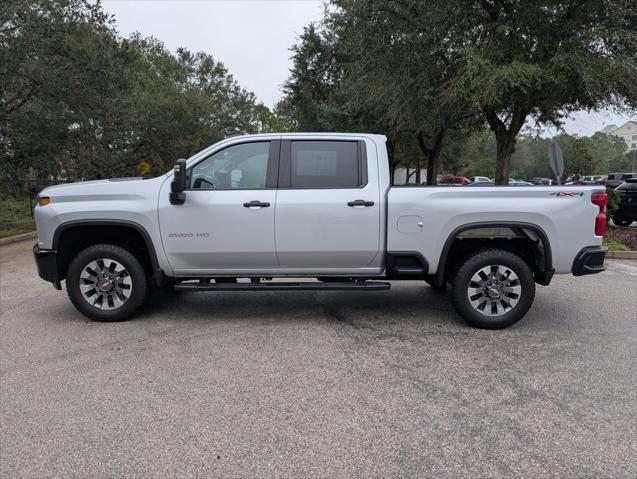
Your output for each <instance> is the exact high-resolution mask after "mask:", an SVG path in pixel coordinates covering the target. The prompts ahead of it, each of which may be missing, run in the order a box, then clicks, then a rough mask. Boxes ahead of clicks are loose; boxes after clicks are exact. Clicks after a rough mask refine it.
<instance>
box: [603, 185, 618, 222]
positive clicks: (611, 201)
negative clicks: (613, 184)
mask: <svg viewBox="0 0 637 479" xmlns="http://www.w3.org/2000/svg"><path fill="white" fill-rule="evenodd" d="M606 194H607V195H608V203H606V223H608V222H609V221H610V220H611V219H612V218H613V216H615V212H616V211H617V210H618V209H619V202H620V196H619V193H618V192H617V191H615V190H614V189H613V188H606Z"/></svg>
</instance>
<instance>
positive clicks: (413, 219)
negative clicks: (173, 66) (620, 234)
mask: <svg viewBox="0 0 637 479" xmlns="http://www.w3.org/2000/svg"><path fill="white" fill-rule="evenodd" d="M385 141H386V138H385V137H384V136H381V135H367V134H351V133H348V134H338V133H320V134H318V133H314V134H310V133H284V134H265V135H247V136H233V137H230V138H226V139H225V140H222V141H221V142H219V143H216V144H214V145H212V146H211V147H209V148H206V149H205V150H203V151H201V152H199V153H197V154H195V155H194V156H193V157H191V158H190V159H188V160H184V159H180V160H177V162H176V164H175V168H174V170H173V171H169V172H168V173H166V174H164V175H161V176H159V177H157V178H150V179H135V178H133V179H129V180H126V179H119V180H117V181H113V180H99V181H87V182H84V183H75V184H66V185H62V186H52V187H49V188H46V189H44V190H43V191H41V192H40V193H39V196H38V202H37V203H38V204H37V206H36V207H35V211H34V212H35V220H36V225H37V231H38V239H37V243H36V244H35V246H34V249H33V253H34V256H35V261H36V264H37V267H38V272H39V275H40V277H42V278H43V279H45V280H47V281H50V282H52V283H53V285H54V286H55V288H57V289H61V287H62V286H61V282H62V281H66V290H67V293H68V296H69V298H70V300H71V302H72V303H73V304H74V306H75V307H76V308H77V309H78V310H79V311H81V312H82V313H83V314H85V315H86V316H88V317H89V318H92V319H94V320H98V321H120V320H123V319H126V318H129V317H130V316H132V315H133V314H134V313H135V312H136V311H137V310H138V309H139V308H140V306H141V305H142V304H143V303H144V302H145V299H146V298H147V297H150V295H149V294H148V293H149V291H150V290H151V289H153V288H161V287H171V288H173V289H174V290H178V291H280V290H312V291H316V290H340V291H378V290H387V289H389V288H391V283H389V282H388V280H421V281H422V280H424V281H426V282H428V283H429V284H430V285H432V286H433V287H435V288H444V287H446V286H447V285H448V287H449V288H450V292H451V298H452V303H453V305H454V307H455V308H456V310H457V311H458V313H459V314H460V316H462V317H463V318H464V319H465V320H466V321H467V322H468V323H469V324H471V325H474V326H477V327H483V328H503V327H506V326H509V325H511V324H513V323H515V322H516V321H518V320H520V319H521V318H522V317H523V316H524V315H525V314H526V313H527V311H528V310H529V308H530V307H531V304H532V302H533V298H534V296H535V283H539V284H542V285H548V284H550V282H551V278H552V277H553V274H554V273H558V274H573V275H575V276H580V275H585V274H592V273H599V272H601V271H604V269H605V266H604V256H605V254H606V248H604V247H603V246H602V237H603V235H604V230H605V227H606V218H605V206H606V201H607V197H606V193H605V192H604V189H603V188H602V187H599V186H593V187H565V186H560V187H555V188H553V187H542V188H538V187H529V188H494V189H493V190H491V191H486V190H484V189H480V188H477V189H476V188H443V187H419V186H411V187H390V172H389V162H388V156H387V150H386V148H385ZM294 277H297V278H298V277H302V278H306V279H307V278H310V279H311V278H316V279H319V280H318V281H307V280H305V281H299V282H294V281H290V279H289V278H294ZM272 278H280V279H279V280H277V281H272V282H271V281H270V279H272ZM174 300H175V301H176V300H177V297H176V296H175V297H174ZM299 301H301V300H299ZM556 301H557V298H556Z"/></svg>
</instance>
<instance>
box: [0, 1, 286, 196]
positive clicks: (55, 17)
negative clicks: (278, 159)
mask: <svg viewBox="0 0 637 479" xmlns="http://www.w3.org/2000/svg"><path fill="white" fill-rule="evenodd" d="M0 86H1V88H2V89H1V92H0V155H1V156H2V157H1V161H0V186H2V188H3V189H9V190H12V191H14V192H17V191H24V189H25V185H26V183H27V182H35V184H36V185H37V186H38V187H42V186H44V185H45V184H47V183H49V182H50V181H51V180H52V179H53V180H68V179H80V178H99V177H110V176H122V175H124V176H130V175H134V174H135V173H136V168H135V167H136V165H137V164H138V163H139V162H140V161H142V160H143V161H145V162H147V163H149V164H150V165H152V168H153V172H155V173H159V172H164V171H166V170H167V169H168V168H169V167H170V165H171V164H172V163H173V162H174V160H175V159H176V158H178V157H182V156H190V155H191V154H193V153H194V152H196V151H198V150H200V149H201V148H203V147H204V146H207V145H209V144H210V143H213V142H215V141H217V140H219V139H221V138H223V137H224V136H225V134H226V132H227V131H228V130H235V129H239V130H241V131H245V132H249V133H257V132H261V131H271V130H272V129H274V128H277V127H278V125H279V124H280V123H281V120H280V118H279V117H277V116H275V115H273V114H272V112H270V111H269V110H268V108H267V107H265V106H264V105H262V104H261V103H259V102H258V101H257V99H256V98H255V96H254V94H253V93H251V92H249V91H246V90H245V89H243V88H241V86H240V85H238V84H237V82H236V81H235V80H234V78H233V77H232V75H231V74H230V73H229V72H228V71H227V69H226V68H225V67H224V65H223V64H222V63H220V62H218V61H215V60H214V58H213V57H212V56H211V55H209V54H206V53H201V52H199V53H193V52H190V51H188V50H186V49H179V50H178V51H177V53H176V54H173V53H171V52H169V51H168V50H167V49H166V48H165V47H164V46H163V44H162V43H161V42H159V41H158V40H156V39H153V38H143V37H141V36H140V35H134V36H132V37H131V38H128V39H121V38H119V37H118V36H117V35H116V32H115V30H114V27H113V21H112V19H110V18H109V17H108V15H107V14H105V13H104V12H103V10H102V9H101V6H100V4H99V2H97V3H95V2H91V1H88V0H17V1H15V2H4V3H2V4H1V6H0Z"/></svg>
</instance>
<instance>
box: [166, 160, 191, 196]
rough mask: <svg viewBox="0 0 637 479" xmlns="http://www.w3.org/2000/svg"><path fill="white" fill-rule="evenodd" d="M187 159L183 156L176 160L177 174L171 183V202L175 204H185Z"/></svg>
mask: <svg viewBox="0 0 637 479" xmlns="http://www.w3.org/2000/svg"><path fill="white" fill-rule="evenodd" d="M187 180H188V178H187V176H186V160H184V159H183V158H180V159H178V160H177V161H176V162H175V175H174V176H173V181H172V183H170V203H171V204H173V205H183V204H184V202H185V201H186V193H184V191H186V181H187Z"/></svg>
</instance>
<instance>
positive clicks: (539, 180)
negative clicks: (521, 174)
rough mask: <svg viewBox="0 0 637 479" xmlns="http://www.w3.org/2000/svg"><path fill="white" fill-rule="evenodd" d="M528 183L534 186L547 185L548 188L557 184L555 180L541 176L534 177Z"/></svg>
mask: <svg viewBox="0 0 637 479" xmlns="http://www.w3.org/2000/svg"><path fill="white" fill-rule="evenodd" d="M528 182H529V183H531V184H533V185H547V186H552V185H554V184H555V183H556V181H555V180H554V179H551V178H544V177H540V176H534V177H533V178H531V179H530V180H529V181H528Z"/></svg>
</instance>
